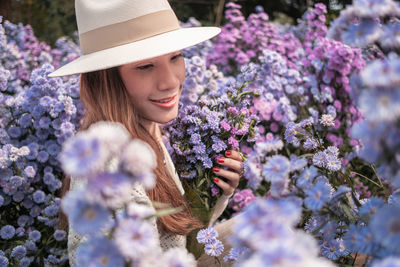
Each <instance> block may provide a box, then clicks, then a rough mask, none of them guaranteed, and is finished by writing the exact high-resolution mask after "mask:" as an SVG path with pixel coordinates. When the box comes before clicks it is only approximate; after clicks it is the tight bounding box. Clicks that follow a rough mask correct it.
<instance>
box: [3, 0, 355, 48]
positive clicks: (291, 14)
mask: <svg viewBox="0 0 400 267" xmlns="http://www.w3.org/2000/svg"><path fill="white" fill-rule="evenodd" d="M169 2H170V3H171V5H172V7H173V9H174V10H175V12H176V13H177V16H178V18H179V19H180V20H182V21H186V20H187V19H188V18H189V17H195V18H196V19H198V20H199V21H200V22H201V23H202V24H203V25H220V24H223V22H224V18H223V14H224V6H225V4H226V3H227V2H229V1H228V0H169ZM234 2H236V3H238V4H240V5H242V12H243V14H244V15H245V16H246V17H247V15H249V14H250V13H252V12H254V9H255V7H256V6H257V5H260V6H263V7H264V10H265V11H266V13H267V14H268V15H269V16H270V18H271V20H278V21H279V22H280V23H282V24H284V23H292V24H295V23H296V21H297V19H298V18H300V17H301V15H302V14H303V13H304V12H305V10H306V9H307V8H308V7H310V6H312V5H313V4H314V3H316V2H320V3H324V4H325V5H326V6H327V7H328V20H331V19H332V18H334V17H336V16H337V15H338V12H339V11H340V10H341V9H342V8H343V7H344V6H345V5H348V4H351V0H322V1H314V0H274V1H267V0H238V1H234ZM0 15H1V16H3V18H4V19H6V20H9V21H11V22H13V23H19V22H22V23H23V24H30V25H32V27H33V29H34V32H35V35H36V36H37V37H38V39H39V40H40V41H45V42H46V43H48V44H54V42H55V41H56V40H57V38H59V37H60V36H65V35H67V36H70V37H72V36H73V33H74V32H75V31H76V30H77V27H76V22H75V10H74V0H56V1H55V0H1V1H0Z"/></svg>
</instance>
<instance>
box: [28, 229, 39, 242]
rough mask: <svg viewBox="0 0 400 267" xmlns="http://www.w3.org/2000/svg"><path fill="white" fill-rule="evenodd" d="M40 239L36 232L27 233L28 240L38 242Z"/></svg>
mask: <svg viewBox="0 0 400 267" xmlns="http://www.w3.org/2000/svg"><path fill="white" fill-rule="evenodd" d="M41 237H42V235H41V234H40V232H39V231H37V230H33V231H32V232H30V233H29V239H31V240H32V241H34V242H38V241H40V238H41Z"/></svg>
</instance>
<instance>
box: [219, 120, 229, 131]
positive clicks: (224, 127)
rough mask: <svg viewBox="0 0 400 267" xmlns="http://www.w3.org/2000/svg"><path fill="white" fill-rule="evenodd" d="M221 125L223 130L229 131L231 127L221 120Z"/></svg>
mask: <svg viewBox="0 0 400 267" xmlns="http://www.w3.org/2000/svg"><path fill="white" fill-rule="evenodd" d="M221 127H222V129H224V130H225V131H229V130H230V129H231V126H230V125H229V124H228V123H227V122H226V121H221Z"/></svg>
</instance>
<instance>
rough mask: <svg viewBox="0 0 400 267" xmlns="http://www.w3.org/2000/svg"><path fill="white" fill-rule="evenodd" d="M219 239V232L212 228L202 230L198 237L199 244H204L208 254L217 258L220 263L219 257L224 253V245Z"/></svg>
mask: <svg viewBox="0 0 400 267" xmlns="http://www.w3.org/2000/svg"><path fill="white" fill-rule="evenodd" d="M217 238H218V232H217V231H216V230H215V229H214V228H212V227H208V228H206V229H202V230H200V231H199V232H198V233H197V236H196V239H197V242H199V243H200V244H204V251H205V252H206V254H207V255H210V256H212V257H215V259H216V261H217V262H220V261H219V259H218V256H220V255H221V254H222V252H223V251H224V245H223V244H222V242H221V241H219V240H218V239H217Z"/></svg>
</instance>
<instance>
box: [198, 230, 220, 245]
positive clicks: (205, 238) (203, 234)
mask: <svg viewBox="0 0 400 267" xmlns="http://www.w3.org/2000/svg"><path fill="white" fill-rule="evenodd" d="M217 237H218V232H217V231H215V230H214V228H211V227H208V228H206V229H202V230H200V231H199V232H198V233H197V241H198V242H199V243H201V244H208V243H211V242H213V241H214V240H215V239H216V238H217Z"/></svg>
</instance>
